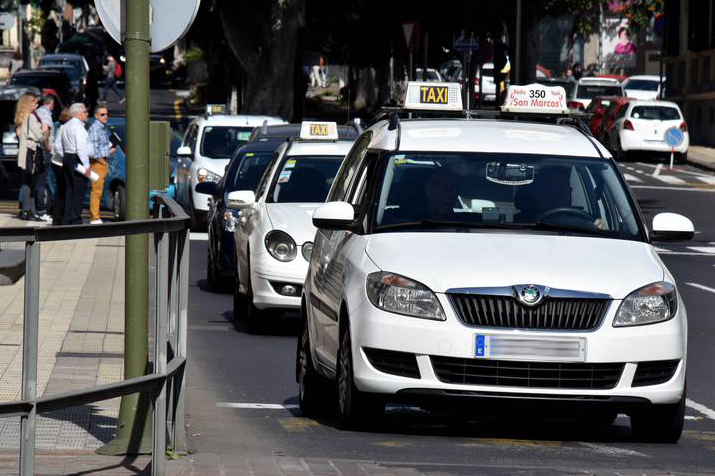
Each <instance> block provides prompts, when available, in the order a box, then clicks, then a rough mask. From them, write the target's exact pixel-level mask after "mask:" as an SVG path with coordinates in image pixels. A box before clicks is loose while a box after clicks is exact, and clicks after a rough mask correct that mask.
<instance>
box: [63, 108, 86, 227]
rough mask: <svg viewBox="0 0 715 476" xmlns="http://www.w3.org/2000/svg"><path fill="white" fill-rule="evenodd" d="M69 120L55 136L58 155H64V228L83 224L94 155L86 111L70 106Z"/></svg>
mask: <svg viewBox="0 0 715 476" xmlns="http://www.w3.org/2000/svg"><path fill="white" fill-rule="evenodd" d="M70 116H72V119H70V120H69V121H67V123H66V124H65V125H63V126H62V127H61V128H60V133H59V134H56V136H57V137H56V138H55V145H54V147H55V151H56V152H57V153H58V154H61V155H62V180H63V182H64V199H63V200H64V210H63V214H62V224H63V225H78V224H81V223H82V201H83V200H84V195H85V192H86V191H87V182H88V179H89V177H90V174H91V171H90V165H89V157H90V156H92V155H93V154H94V151H93V150H92V144H91V143H90V142H89V134H88V133H87V130H86V129H85V128H84V123H85V122H87V116H88V113H87V108H86V107H85V105H84V104H83V103H81V102H77V103H74V104H72V106H70Z"/></svg>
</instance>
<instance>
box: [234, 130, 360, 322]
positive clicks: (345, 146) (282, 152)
mask: <svg viewBox="0 0 715 476" xmlns="http://www.w3.org/2000/svg"><path fill="white" fill-rule="evenodd" d="M303 124H304V126H303V129H302V131H301V139H300V140H298V141H289V142H287V143H285V144H284V145H282V146H281V147H280V148H279V149H278V150H277V151H276V154H275V157H274V158H273V160H272V161H271V163H270V164H269V165H268V168H267V169H266V173H265V174H264V175H263V177H262V178H261V181H260V183H259V185H258V187H257V188H256V192H255V193H254V192H253V191H252V190H245V191H244V190H239V191H235V192H231V193H229V194H228V197H227V198H228V200H227V204H228V206H229V207H230V208H234V209H238V210H240V213H241V218H240V220H239V223H238V226H237V227H236V230H235V231H234V241H235V244H236V268H237V277H236V280H235V283H236V284H235V290H234V301H233V303H234V315H236V316H243V317H245V318H246V319H247V323H248V327H249V330H252V331H253V330H255V329H256V328H257V327H259V326H260V325H261V324H262V321H264V320H265V317H266V316H265V314H266V312H265V311H266V310H269V309H300V295H301V292H302V290H303V281H304V280H305V275H306V273H307V271H308V261H309V260H310V256H311V251H312V248H313V237H314V236H315V227H314V226H313V223H312V222H311V217H312V215H313V210H315V208H316V207H317V206H318V205H320V204H321V203H323V202H325V197H326V196H327V194H328V190H329V189H330V185H331V183H332V181H333V177H334V176H335V173H336V172H337V171H338V168H339V167H340V164H341V163H342V160H343V158H344V157H345V154H347V153H348V151H349V150H350V146H351V145H352V141H338V140H337V138H338V135H337V126H336V125H335V123H315V122H311V123H303ZM321 125H325V126H326V127H328V128H330V130H331V132H330V133H329V134H326V135H322V136H321V135H315V134H310V127H312V126H321ZM306 131H307V132H306ZM333 132H334V134H333Z"/></svg>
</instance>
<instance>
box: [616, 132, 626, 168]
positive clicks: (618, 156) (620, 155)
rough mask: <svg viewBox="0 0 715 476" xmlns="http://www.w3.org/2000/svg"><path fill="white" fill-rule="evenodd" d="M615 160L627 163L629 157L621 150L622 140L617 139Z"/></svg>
mask: <svg viewBox="0 0 715 476" xmlns="http://www.w3.org/2000/svg"><path fill="white" fill-rule="evenodd" d="M615 149H616V150H615V156H616V157H615V158H616V160H617V161H619V162H625V161H626V159H627V157H626V152H625V151H624V150H623V149H622V148H621V140H620V139H618V138H617V139H616V147H615Z"/></svg>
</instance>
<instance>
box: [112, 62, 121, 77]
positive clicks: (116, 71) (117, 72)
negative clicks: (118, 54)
mask: <svg viewBox="0 0 715 476" xmlns="http://www.w3.org/2000/svg"><path fill="white" fill-rule="evenodd" d="M114 77H115V78H121V77H122V65H121V64H119V62H118V61H115V62H114Z"/></svg>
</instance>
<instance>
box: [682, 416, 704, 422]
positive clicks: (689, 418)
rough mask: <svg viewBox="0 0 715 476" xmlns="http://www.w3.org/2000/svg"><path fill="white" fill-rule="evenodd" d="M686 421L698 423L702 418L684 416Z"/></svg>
mask: <svg viewBox="0 0 715 476" xmlns="http://www.w3.org/2000/svg"><path fill="white" fill-rule="evenodd" d="M685 419H686V420H694V421H699V420H702V419H703V417H701V416H690V415H685Z"/></svg>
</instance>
